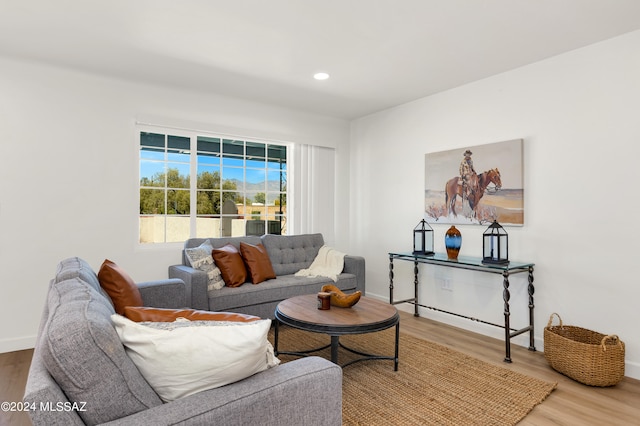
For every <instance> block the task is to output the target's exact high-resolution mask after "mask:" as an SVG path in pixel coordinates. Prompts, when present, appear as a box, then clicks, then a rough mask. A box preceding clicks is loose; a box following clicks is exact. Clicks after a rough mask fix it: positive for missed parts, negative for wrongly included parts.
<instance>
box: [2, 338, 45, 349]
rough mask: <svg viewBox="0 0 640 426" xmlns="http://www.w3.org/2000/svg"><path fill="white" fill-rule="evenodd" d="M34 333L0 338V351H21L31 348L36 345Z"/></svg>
mask: <svg viewBox="0 0 640 426" xmlns="http://www.w3.org/2000/svg"><path fill="white" fill-rule="evenodd" d="M36 338H37V336H36V335H33V336H27V337H20V338H17V339H2V340H0V353H5V352H14V351H21V350H24V349H32V348H35V346H36Z"/></svg>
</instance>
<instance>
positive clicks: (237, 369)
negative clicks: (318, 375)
mask: <svg viewBox="0 0 640 426" xmlns="http://www.w3.org/2000/svg"><path fill="white" fill-rule="evenodd" d="M111 320H112V321H113V323H114V325H115V328H116V332H117V333H118V336H120V340H121V341H122V343H123V345H124V346H125V349H126V352H127V355H129V357H130V358H131V360H132V361H133V363H134V364H135V365H136V367H138V370H140V373H142V375H143V376H144V378H145V379H146V380H147V382H148V383H149V385H150V386H151V387H152V388H153V389H154V390H155V391H156V393H157V394H158V395H159V396H160V398H161V399H162V400H163V401H165V402H168V401H173V400H175V399H178V398H183V397H185V396H188V395H192V394H194V393H197V392H201V391H204V390H207V389H213V388H216V387H220V386H224V385H226V384H229V383H233V382H236V381H238V380H242V379H244V378H246V377H249V376H251V375H253V374H255V373H258V372H260V371H263V370H266V369H267V368H269V367H273V366H275V365H278V364H279V363H280V360H279V359H278V358H276V356H275V354H274V352H273V346H271V343H269V341H268V340H267V333H268V332H269V327H270V325H271V320H268V319H266V320H258V321H252V322H219V321H188V320H186V319H184V318H179V319H178V320H177V321H175V322H173V323H137V322H133V321H131V320H129V319H127V318H125V317H123V316H121V315H118V314H114V315H112V316H111Z"/></svg>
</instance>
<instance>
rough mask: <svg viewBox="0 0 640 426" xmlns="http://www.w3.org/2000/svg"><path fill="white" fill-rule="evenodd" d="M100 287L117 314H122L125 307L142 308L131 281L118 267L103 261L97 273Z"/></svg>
mask: <svg viewBox="0 0 640 426" xmlns="http://www.w3.org/2000/svg"><path fill="white" fill-rule="evenodd" d="M98 281H100V287H102V288H103V290H104V291H106V292H107V294H108V295H109V297H110V298H111V301H112V302H113V308H114V309H115V311H116V312H117V313H119V314H121V315H122V314H123V313H124V307H125V306H142V296H141V295H140V290H138V286H137V285H136V283H134V282H133V279H131V277H130V276H129V275H128V274H127V273H126V272H125V271H124V270H123V269H122V268H121V267H119V266H118V265H116V264H115V263H114V262H112V261H110V260H109V259H105V261H104V262H103V263H102V266H100V270H99V271H98Z"/></svg>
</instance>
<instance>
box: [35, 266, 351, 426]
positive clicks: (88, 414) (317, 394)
mask: <svg viewBox="0 0 640 426" xmlns="http://www.w3.org/2000/svg"><path fill="white" fill-rule="evenodd" d="M138 286H139V289H140V292H141V295H142V299H143V302H144V304H145V305H146V306H150V305H151V306H154V307H166V308H181V307H184V306H185V305H187V303H186V302H187V299H186V291H185V286H184V283H183V282H182V281H180V280H177V279H170V280H163V281H158V282H150V283H141V284H138ZM113 313H114V309H113V305H112V304H111V300H110V299H109V297H108V296H107V294H106V293H105V292H104V291H103V290H102V289H101V287H100V285H99V282H98V278H97V276H96V274H95V272H94V271H93V270H92V269H91V267H90V266H89V265H88V264H87V263H86V262H85V261H84V260H82V259H79V258H70V259H66V260H64V261H62V262H61V263H60V264H59V266H58V271H57V273H56V276H55V278H54V279H53V280H52V281H51V283H50V285H49V292H48V295H47V302H46V304H45V307H44V312H43V316H42V319H41V324H40V330H39V333H38V340H37V344H36V348H35V352H34V355H33V360H32V363H31V367H30V370H29V376H28V379H27V385H26V391H25V396H24V401H25V402H26V403H27V404H28V407H30V408H33V409H32V410H30V411H29V415H30V417H31V420H32V422H33V424H34V425H47V426H51V425H64V426H68V425H82V424H108V425H151V424H152V425H170V424H171V425H173V424H178V423H179V424H183V425H211V424H220V425H246V424H260V425H284V424H298V425H340V424H341V421H342V408H341V407H342V370H341V369H340V367H338V366H337V365H335V364H333V363H331V362H329V361H327V360H324V359H322V358H318V357H308V358H303V359H299V360H296V361H291V362H288V363H285V364H281V365H279V366H276V367H273V368H270V369H268V370H266V371H263V372H261V373H258V374H255V375H253V376H251V377H249V378H246V379H244V380H242V381H239V382H236V383H233V384H230V385H226V386H223V387H220V388H216V389H211V390H208V391H203V392H200V393H197V394H195V395H191V396H189V397H185V398H182V399H178V400H175V401H172V402H169V403H162V401H161V400H160V398H159V397H158V395H157V394H156V393H155V392H154V391H153V389H152V388H151V387H150V386H149V384H148V383H147V382H146V381H145V379H144V378H143V377H142V375H141V374H140V372H139V371H138V370H137V368H136V367H135V365H134V364H133V362H132V361H131V360H130V359H129V357H128V356H127V354H126V352H125V350H124V347H123V346H122V344H121V343H120V340H119V338H118V335H117V333H116V331H115V329H114V327H113V325H112V322H111V319H110V316H111V315H112V314H113Z"/></svg>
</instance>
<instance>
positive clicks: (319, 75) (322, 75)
mask: <svg viewBox="0 0 640 426" xmlns="http://www.w3.org/2000/svg"><path fill="white" fill-rule="evenodd" d="M313 78H315V79H316V80H326V79H328V78H329V74H327V73H326V72H317V73H315V74H314V75H313Z"/></svg>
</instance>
